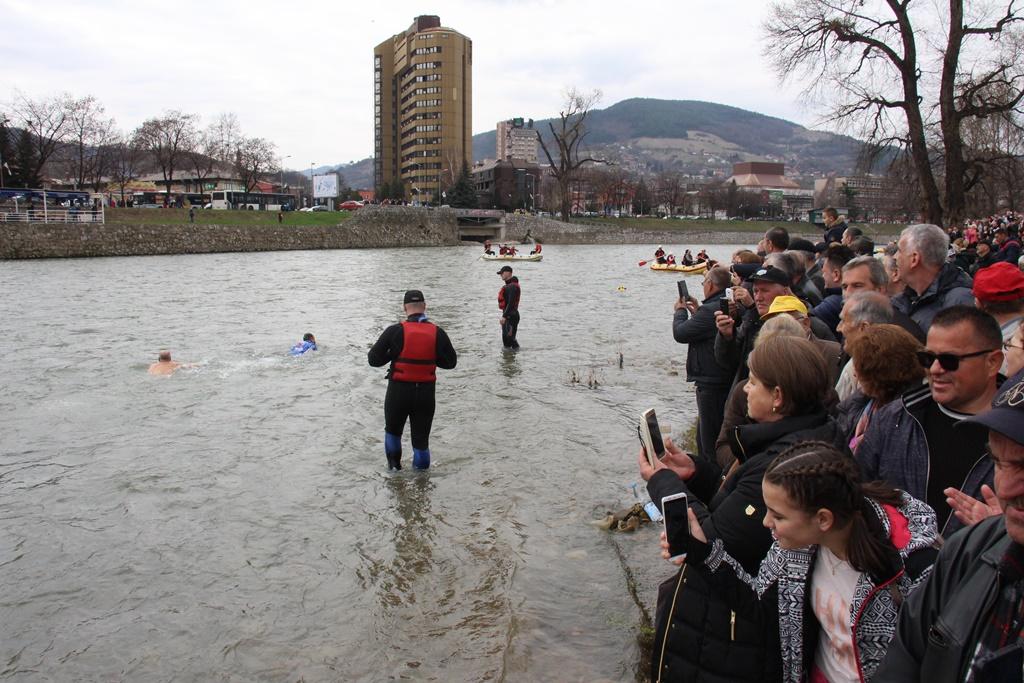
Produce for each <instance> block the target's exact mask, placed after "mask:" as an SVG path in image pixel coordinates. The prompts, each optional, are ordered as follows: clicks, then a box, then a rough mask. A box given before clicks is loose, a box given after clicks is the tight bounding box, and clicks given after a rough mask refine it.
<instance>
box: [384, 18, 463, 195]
mask: <svg viewBox="0 0 1024 683" xmlns="http://www.w3.org/2000/svg"><path fill="white" fill-rule="evenodd" d="M373 89H374V96H373V110H374V116H373V122H374V131H373V137H374V183H375V184H376V186H377V187H378V188H379V187H381V186H382V185H383V184H384V183H391V182H393V181H394V179H395V178H401V180H402V183H403V185H404V187H405V193H406V196H407V197H409V198H411V199H413V200H418V201H422V202H433V203H439V202H437V199H438V198H439V197H440V194H441V192H442V191H443V190H445V189H447V188H448V187H449V186H451V185H452V184H454V182H455V180H456V179H457V178H458V176H459V173H460V172H461V170H462V165H463V164H467V165H468V164H469V163H470V162H471V160H472V156H473V142H472V135H473V134H472V129H473V101H472V95H473V41H471V40H470V39H469V38H467V37H466V36H464V35H462V34H461V33H459V32H458V31H454V30H452V29H450V28H445V27H443V26H441V19H440V17H437V16H433V15H424V16H419V17H416V19H415V20H414V21H413V22H412V25H411V26H409V28H408V29H406V30H405V31H403V32H402V33H399V34H397V35H394V36H392V37H391V38H388V39H387V40H385V41H384V42H383V43H381V44H380V45H378V46H377V47H375V48H374V49H373Z"/></svg>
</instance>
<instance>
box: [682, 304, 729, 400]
mask: <svg viewBox="0 0 1024 683" xmlns="http://www.w3.org/2000/svg"><path fill="white" fill-rule="evenodd" d="M724 296H725V290H722V291H720V292H715V293H714V294H712V295H711V296H709V297H708V298H707V299H704V302H703V303H702V304H701V306H700V308H698V309H697V310H696V312H695V313H694V314H693V316H691V315H690V312H689V311H687V310H686V309H685V308H680V309H679V310H678V311H676V313H675V316H673V319H672V336H673V337H674V338H675V340H676V341H677V342H679V343H680V344H687V349H686V381H687V382H697V383H698V384H707V385H715V386H725V387H728V386H729V385H730V384H732V378H733V375H734V374H735V373H734V372H733V371H732V369H731V368H723V367H722V366H720V365H719V364H718V363H717V362H716V361H715V337H716V336H717V335H718V327H717V326H716V325H715V312H716V311H718V310H719V302H720V301H721V300H722V297H724Z"/></svg>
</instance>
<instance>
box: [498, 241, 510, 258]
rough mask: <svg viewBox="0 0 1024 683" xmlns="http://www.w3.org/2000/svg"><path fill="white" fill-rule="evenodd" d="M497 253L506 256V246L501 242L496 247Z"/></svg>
mask: <svg viewBox="0 0 1024 683" xmlns="http://www.w3.org/2000/svg"><path fill="white" fill-rule="evenodd" d="M498 254H500V255H501V256H507V255H508V246H506V245H504V244H503V245H501V246H500V247H498Z"/></svg>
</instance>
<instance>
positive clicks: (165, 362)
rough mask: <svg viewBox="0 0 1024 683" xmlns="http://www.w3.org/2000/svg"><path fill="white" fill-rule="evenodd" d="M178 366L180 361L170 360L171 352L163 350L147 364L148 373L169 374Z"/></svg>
mask: <svg viewBox="0 0 1024 683" xmlns="http://www.w3.org/2000/svg"><path fill="white" fill-rule="evenodd" d="M180 367H181V363H179V362H178V361H175V360H171V352H170V351H166V350H164V351H161V352H160V355H159V356H157V361H156V362H155V363H153V364H152V365H150V366H149V374H151V375H170V374H171V373H173V372H174V371H175V370H177V369H178V368H180Z"/></svg>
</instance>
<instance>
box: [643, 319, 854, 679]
mask: <svg viewBox="0 0 1024 683" xmlns="http://www.w3.org/2000/svg"><path fill="white" fill-rule="evenodd" d="M748 363H749V366H750V381H749V382H748V383H747V386H746V388H745V391H746V392H747V406H748V412H749V414H750V417H751V418H752V419H753V420H754V422H753V423H752V424H744V425H738V426H737V427H735V428H734V430H733V432H732V434H731V437H730V443H731V446H732V449H733V453H734V455H735V456H736V458H737V460H738V463H739V464H738V466H737V467H736V468H735V469H734V470H733V471H732V472H731V474H730V475H729V476H728V477H727V478H726V480H725V481H724V482H723V481H722V480H721V477H720V476H719V475H718V472H719V469H718V468H717V466H716V465H715V464H714V463H710V462H704V461H702V460H701V459H700V458H694V457H691V456H690V455H688V454H686V453H684V452H682V451H681V450H679V449H678V448H677V447H676V446H675V445H674V444H672V443H671V442H670V441H667V442H666V449H667V454H666V456H665V458H664V459H663V460H662V461H660V462H657V463H656V464H655V466H654V467H652V466H651V465H650V464H649V463H648V462H647V459H646V457H644V454H643V453H642V452H641V454H640V474H641V476H642V477H643V478H644V479H645V480H647V491H648V493H649V494H650V496H651V500H653V501H654V502H655V503H657V504H659V505H660V504H661V499H662V498H664V497H666V496H669V495H672V494H677V493H686V494H687V497H688V503H689V506H690V510H691V511H692V512H693V513H694V514H695V516H696V518H697V520H698V521H699V522H700V524H701V526H702V528H703V533H704V535H705V536H706V537H708V538H715V539H720V540H721V542H722V543H723V545H724V547H725V549H726V550H727V551H728V552H729V553H730V555H732V556H733V557H734V558H736V559H737V561H738V562H739V563H740V566H742V567H744V568H745V569H746V571H747V572H748V573H755V572H756V571H757V568H758V566H760V564H761V560H762V559H764V556H765V555H766V554H767V552H768V549H769V548H770V547H771V544H772V537H771V533H770V532H769V531H768V530H767V529H766V528H765V527H764V526H762V525H761V519H762V518H763V517H764V514H765V510H766V508H765V503H764V499H763V498H762V495H761V480H762V479H763V478H764V472H765V470H766V469H767V468H768V464H769V463H770V462H771V461H772V460H774V459H775V457H776V456H777V455H778V454H779V453H781V452H782V451H784V450H786V449H787V448H789V447H790V446H792V445H794V444H796V443H800V442H802V441H808V440H819V441H827V442H830V443H835V442H837V441H840V440H841V437H840V435H839V431H838V429H837V427H836V424H835V422H834V421H833V420H832V418H830V417H829V416H828V414H827V412H826V411H825V409H824V407H823V406H824V401H825V398H826V396H827V395H828V391H829V389H830V386H829V382H828V370H827V368H826V364H825V360H824V358H822V356H821V354H820V353H819V352H818V350H817V349H816V348H815V347H814V345H813V344H812V343H811V342H810V341H808V340H806V339H799V338H791V337H785V338H783V337H779V338H774V339H769V340H767V341H765V342H764V343H762V344H759V345H758V346H757V347H756V348H755V349H754V350H753V351H752V352H751V354H750V357H749V360H748ZM837 445H838V444H837ZM688 564H689V563H687V565H684V566H683V568H682V569H681V570H680V571H679V572H678V573H677V574H676V575H675V576H674V577H673V578H671V579H669V580H668V581H666V582H664V583H663V584H662V585H661V587H660V588H659V591H658V609H657V616H656V619H655V642H654V652H653V655H652V658H651V679H652V680H654V681H698V680H700V681H706V680H716V679H717V680H728V681H750V682H755V681H756V682H757V683H764V682H765V681H774V680H778V678H779V675H780V673H779V672H780V667H781V662H780V659H779V649H778V632H777V630H776V629H775V628H774V626H772V625H771V624H769V623H768V621H767V620H766V618H765V617H764V616H763V615H753V617H752V618H747V617H745V616H744V615H742V614H738V613H737V612H736V611H735V610H734V609H732V608H731V607H730V606H729V605H728V604H727V603H726V602H725V601H724V600H723V599H722V597H721V596H720V595H719V594H718V593H717V592H716V591H715V590H713V589H712V587H711V585H710V584H709V583H708V581H707V580H706V578H705V577H704V576H703V575H702V574H701V573H700V572H693V571H688V570H687V566H688Z"/></svg>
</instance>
